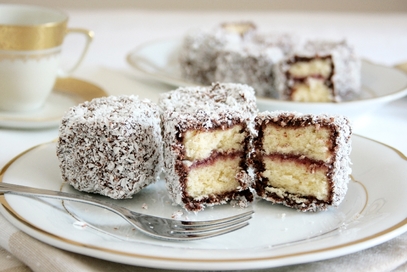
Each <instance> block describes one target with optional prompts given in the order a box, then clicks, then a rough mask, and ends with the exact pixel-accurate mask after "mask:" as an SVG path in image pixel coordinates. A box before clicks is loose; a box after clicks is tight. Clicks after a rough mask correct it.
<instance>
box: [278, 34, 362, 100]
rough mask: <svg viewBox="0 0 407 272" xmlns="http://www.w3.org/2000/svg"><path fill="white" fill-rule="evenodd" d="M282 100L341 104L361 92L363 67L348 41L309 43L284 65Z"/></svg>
mask: <svg viewBox="0 0 407 272" xmlns="http://www.w3.org/2000/svg"><path fill="white" fill-rule="evenodd" d="M282 73H284V74H285V78H286V86H285V87H284V88H282V89H281V90H283V92H282V93H281V99H283V100H291V101H297V102H341V101H346V100H350V99H353V98H355V97H357V96H358V95H359V93H360V83H361V82H360V81H361V64H360V59H359V58H358V57H357V56H356V54H355V52H354V49H353V47H351V46H350V45H349V44H348V43H347V42H346V41H341V42H336V41H321V40H317V41H308V42H307V43H305V45H304V46H303V47H302V48H301V49H300V50H298V51H297V52H295V53H294V54H293V55H292V56H291V57H289V58H287V59H286V60H285V61H284V62H283V63H282Z"/></svg>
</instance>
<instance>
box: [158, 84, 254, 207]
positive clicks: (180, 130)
mask: <svg viewBox="0 0 407 272" xmlns="http://www.w3.org/2000/svg"><path fill="white" fill-rule="evenodd" d="M159 106H160V107H161V109H162V131H163V141H164V172H165V179H166V184H167V188H168V191H169V194H170V197H171V198H172V200H173V201H174V203H176V204H179V205H181V206H183V207H184V208H185V209H186V210H189V211H200V210H203V209H204V208H205V207H206V206H212V205H217V204H224V203H227V202H229V201H231V200H233V201H236V204H237V205H240V206H242V205H246V204H247V201H252V198H253V196H252V193H251V191H250V190H249V188H250V187H251V185H252V181H253V180H252V178H251V177H250V176H249V175H248V166H247V164H246V159H247V154H248V150H249V142H250V139H251V127H250V126H251V125H252V122H253V119H254V116H255V114H256V113H257V107H256V100H255V96H254V91H253V89H252V88H251V87H249V86H247V85H241V84H220V83H214V84H212V85H211V86H208V87H182V88H178V89H177V90H175V91H171V92H169V93H164V94H162V95H161V97H160V100H159Z"/></svg>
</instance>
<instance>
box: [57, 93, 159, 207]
mask: <svg viewBox="0 0 407 272" xmlns="http://www.w3.org/2000/svg"><path fill="white" fill-rule="evenodd" d="M56 154H57V157H58V159H59V162H60V165H59V166H60V169H61V173H62V179H63V181H65V182H67V183H69V184H70V185H72V186H73V187H74V188H76V189H77V190H80V191H84V192H90V193H96V194H101V195H105V196H108V197H111V198H114V199H124V198H131V197H132V196H133V195H134V194H135V193H137V192H139V191H140V190H141V189H142V188H144V187H145V186H147V185H149V184H151V183H153V182H155V181H156V180H157V179H158V177H159V174H160V172H161V170H162V165H163V156H162V136H161V125H160V114H159V108H158V106H157V105H156V104H153V103H151V102H150V101H148V100H139V99H138V97H136V96H110V97H102V98H96V99H93V100H92V101H90V102H84V103H82V104H79V105H78V106H74V107H72V108H70V109H69V110H68V111H67V112H66V114H65V115H64V116H63V118H62V121H61V125H60V127H59V138H58V141H57V148H56Z"/></svg>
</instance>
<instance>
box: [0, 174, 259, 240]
mask: <svg viewBox="0 0 407 272" xmlns="http://www.w3.org/2000/svg"><path fill="white" fill-rule="evenodd" d="M1 194H14V195H21V196H29V197H46V198H55V199H61V200H70V201H76V202H81V203H86V204H90V205H94V206H97V207H101V208H105V209H107V210H109V211H112V212H114V213H115V214H117V215H119V216H121V217H122V218H123V219H125V220H126V221H127V222H129V223H130V224H131V225H133V226H134V227H135V228H136V229H138V230H139V231H141V232H142V233H144V234H146V235H148V236H151V237H153V238H157V239H162V240H171V241H191V240H198V239H205V238H210V237H215V236H219V235H222V234H226V233H229V232H232V231H235V230H238V229H241V228H243V227H245V226H247V225H249V223H248V220H249V219H250V218H251V215H252V214H253V213H254V211H252V210H251V211H247V212H244V213H241V214H238V215H235V216H231V217H227V218H222V219H215V220H208V221H185V220H175V219H168V218H162V217H157V216H152V215H146V214H141V213H137V212H134V211H131V210H129V209H127V208H124V207H121V206H118V205H115V204H112V203H108V202H104V201H100V200H98V199H95V198H93V197H91V196H89V195H76V194H70V193H65V192H59V191H51V190H45V189H37V188H32V187H27V186H22V185H15V184H10V183H3V182H0V195H1Z"/></svg>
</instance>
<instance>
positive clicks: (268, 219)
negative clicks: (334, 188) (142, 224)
mask: <svg viewBox="0 0 407 272" xmlns="http://www.w3.org/2000/svg"><path fill="white" fill-rule="evenodd" d="M352 140H353V151H352V154H351V160H352V162H353V165H352V180H351V181H350V183H349V189H348V193H347V195H346V197H345V199H344V201H343V202H342V203H341V204H340V206H339V207H337V208H330V209H329V210H328V211H326V212H318V213H301V212H297V211H296V210H293V209H290V208H287V207H284V206H281V205H272V204H271V203H269V202H267V201H264V200H255V201H254V202H253V203H252V204H250V205H249V207H247V208H241V207H237V206H233V205H222V206H215V207H212V208H207V209H205V210H204V211H202V212H199V213H196V214H195V213H188V212H186V211H184V210H183V209H181V208H180V207H178V206H174V205H171V201H170V200H169V198H168V195H167V193H166V189H165V184H164V181H162V180H160V181H159V182H157V183H155V184H152V185H150V186H148V187H147V188H145V189H143V190H142V191H141V192H140V193H138V194H136V195H135V196H134V198H133V199H129V200H113V199H109V198H107V197H103V196H97V197H98V198H100V199H104V200H105V201H110V202H115V203H116V204H119V205H122V206H126V207H128V208H131V209H133V210H135V211H138V212H142V213H148V214H154V215H159V216H163V217H168V218H171V217H172V218H173V217H177V218H179V219H189V220H204V219H209V218H219V217H223V216H226V215H230V214H234V213H240V212H242V211H245V210H247V209H253V210H254V211H255V214H254V215H253V218H252V219H251V220H250V225H249V226H247V227H245V228H243V229H240V230H238V231H235V232H232V233H229V234H226V235H223V236H219V237H215V238H210V239H206V240H198V241H190V242H169V241H161V240H155V239H153V238H150V237H147V236H145V235H143V234H141V233H139V232H137V231H136V230H135V229H133V228H132V227H131V226H129V225H128V224H127V223H126V222H125V221H123V220H122V219H120V218H118V217H117V216H116V215H115V214H113V213H111V212H109V211H106V210H103V209H100V208H95V207H93V206H88V205H84V204H79V203H74V202H68V201H59V200H51V199H45V198H43V199H35V198H28V197H22V196H17V195H10V194H6V195H5V196H2V197H1V198H0V200H1V203H2V205H0V212H1V213H2V214H3V215H4V216H5V217H6V218H7V219H8V220H9V221H10V222H11V223H12V224H14V225H15V226H16V227H17V228H19V229H21V230H22V231H24V232H26V233H27V234H29V235H31V236H33V237H35V238H36V239H38V240H40V241H43V242H45V243H47V244H50V245H53V246H56V247H58V248H62V249H65V250H68V251H73V252H76V253H79V254H84V255H89V256H93V257H96V258H100V259H105V260H110V261H114V262H119V263H126V264H132V265H138V266H145V267H155V268H165V269H177V270H184V269H187V270H192V269H198V270H242V269H259V268H267V267H277V266H283V265H290V264H297V263H305V262H312V261H317V260H324V259H328V258H333V257H338V256H342V255H345V254H349V253H352V252H356V251H359V250H362V249H365V248H369V247H372V246H375V245H377V244H380V243H383V242H385V241H388V240H389V239H392V238H394V237H396V236H398V235H400V234H402V233H404V232H405V231H407V210H406V209H405V207H404V206H403V205H402V203H404V202H405V199H407V183H406V182H405V181H406V176H407V167H406V166H407V158H406V157H405V155H403V154H402V153H401V152H398V151H397V150H395V149H393V148H391V147H389V146H386V145H384V144H381V143H378V142H376V141H373V140H369V139H367V138H364V137H361V136H357V135H354V136H353V139H352ZM55 148H56V147H55V142H51V143H45V144H42V145H39V146H35V147H33V148H31V149H30V150H27V151H26V152H24V153H22V154H20V155H19V156H17V157H16V158H14V159H13V160H12V161H10V162H9V163H8V164H7V165H6V166H5V167H4V168H3V169H2V170H1V172H0V181H1V182H5V183H14V184H21V185H27V186H32V187H38V188H45V189H51V190H63V191H68V192H76V191H75V190H74V189H72V187H70V186H69V185H67V184H65V183H63V182H62V180H61V177H60V170H59V167H58V160H57V158H56V155H55ZM76 193H80V192H76ZM81 194H83V193H81Z"/></svg>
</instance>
